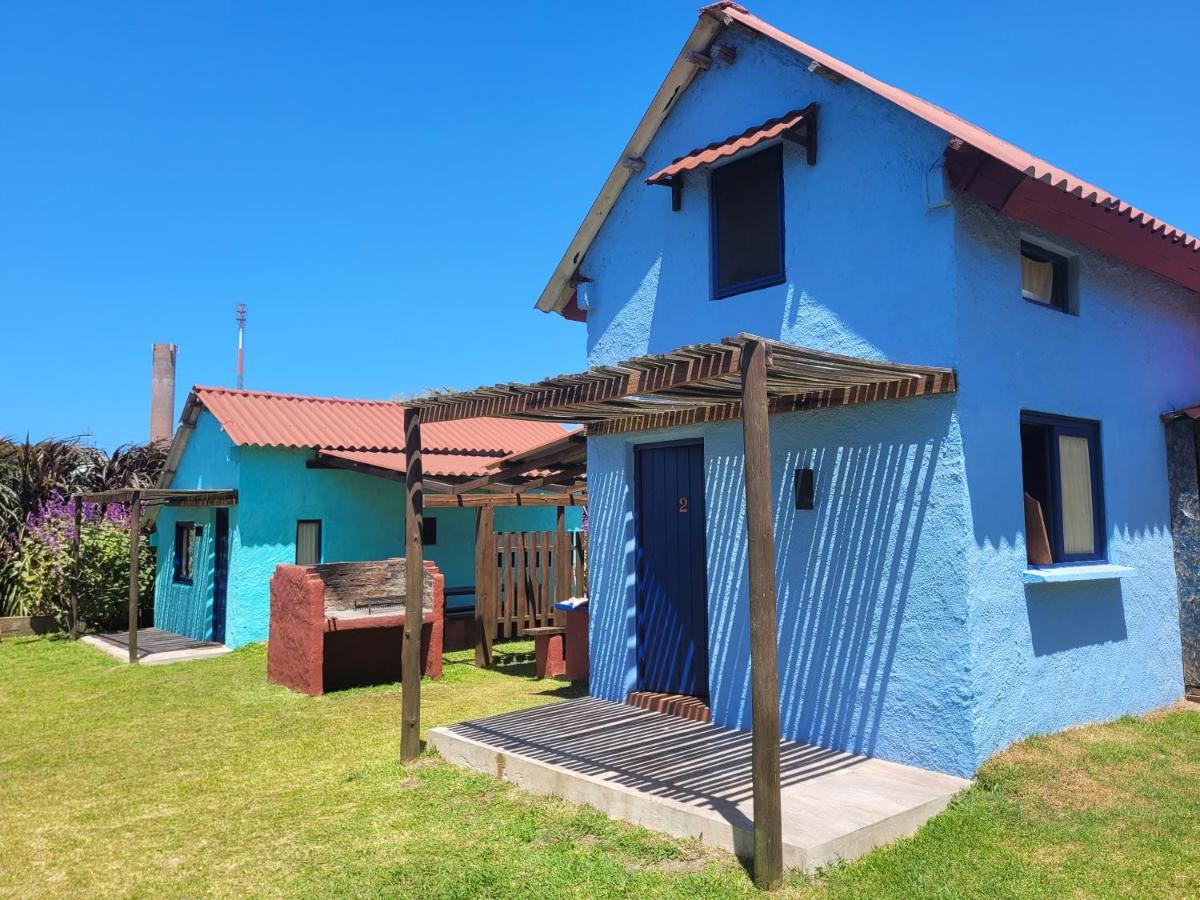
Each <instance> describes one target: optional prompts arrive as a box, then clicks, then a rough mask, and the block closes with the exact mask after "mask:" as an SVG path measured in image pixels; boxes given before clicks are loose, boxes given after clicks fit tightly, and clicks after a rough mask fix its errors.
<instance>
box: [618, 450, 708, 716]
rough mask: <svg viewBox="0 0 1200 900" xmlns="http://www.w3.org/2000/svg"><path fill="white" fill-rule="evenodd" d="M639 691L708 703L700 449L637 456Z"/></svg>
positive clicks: (702, 462) (706, 601) (635, 476)
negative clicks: (690, 698) (702, 699)
mask: <svg viewBox="0 0 1200 900" xmlns="http://www.w3.org/2000/svg"><path fill="white" fill-rule="evenodd" d="M634 483H635V485H636V492H635V501H634V502H635V527H636V532H637V553H636V559H637V660H638V684H639V688H640V689H641V690H644V691H662V692H664V693H670V694H689V695H691V696H695V697H707V696H708V566H707V562H706V547H705V517H704V445H703V444H701V443H699V442H696V441H686V442H679V441H673V442H670V443H663V444H645V445H642V446H640V447H637V448H636V449H635V451H634Z"/></svg>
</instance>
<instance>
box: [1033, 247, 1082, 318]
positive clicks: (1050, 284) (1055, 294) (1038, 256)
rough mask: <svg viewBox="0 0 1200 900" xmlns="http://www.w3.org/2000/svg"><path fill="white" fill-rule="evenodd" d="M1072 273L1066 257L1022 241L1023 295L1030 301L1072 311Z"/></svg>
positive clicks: (1064, 310)
mask: <svg viewBox="0 0 1200 900" xmlns="http://www.w3.org/2000/svg"><path fill="white" fill-rule="evenodd" d="M1070 272H1071V269H1070V263H1069V262H1068V260H1067V258H1066V257H1065V256H1062V255H1061V254H1058V253H1054V252H1052V251H1050V250H1047V249H1045V248H1044V247H1039V246H1037V245H1036V244H1031V243H1030V242H1029V241H1021V296H1022V297H1024V298H1025V299H1026V300H1028V301H1029V302H1031V303H1037V304H1039V305H1041V306H1048V307H1050V308H1051V309H1057V310H1059V311H1060V312H1072V311H1073V310H1072V307H1071V293H1070V288H1071V285H1070Z"/></svg>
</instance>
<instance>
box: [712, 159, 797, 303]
mask: <svg viewBox="0 0 1200 900" xmlns="http://www.w3.org/2000/svg"><path fill="white" fill-rule="evenodd" d="M709 194H710V203H711V208H710V228H711V232H712V267H713V296H714V297H715V298H717V299H720V298H722V297H730V296H732V295H734V294H740V293H743V292H744V291H752V290H755V289H756V288H761V287H767V286H769V285H772V284H779V283H781V282H782V281H783V280H784V266H783V150H782V148H781V147H780V146H779V145H776V146H774V147H771V148H769V149H767V150H763V151H762V152H761V153H755V154H754V155H753V156H747V157H746V158H744V159H739V160H737V161H735V162H731V163H727V164H726V165H723V166H720V167H719V168H716V169H714V170H713V172H712V175H711V177H710V181H709Z"/></svg>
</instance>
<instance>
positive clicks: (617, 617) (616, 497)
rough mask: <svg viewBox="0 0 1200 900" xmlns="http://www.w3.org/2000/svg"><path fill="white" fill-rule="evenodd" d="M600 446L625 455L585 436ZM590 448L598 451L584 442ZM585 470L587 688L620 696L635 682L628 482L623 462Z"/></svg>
mask: <svg viewBox="0 0 1200 900" xmlns="http://www.w3.org/2000/svg"><path fill="white" fill-rule="evenodd" d="M589 443H590V444H592V445H594V446H595V447H596V449H597V450H598V451H600V452H605V451H607V452H610V453H612V452H615V453H616V454H618V455H619V456H620V459H621V460H623V458H624V452H625V451H624V448H623V447H621V446H619V445H617V446H613V445H611V444H607V445H606V444H602V443H601V442H599V441H592V442H589ZM588 452H589V454H591V455H593V456H596V455H598V454H597V453H596V452H594V451H593V449H592V447H591V446H589V450H588ZM613 462H617V463H618V464H617V465H616V466H615V467H613V468H609V469H607V470H606V471H597V470H598V469H599V467H598V466H593V467H592V469H589V472H588V494H589V501H590V502H589V504H588V530H589V532H590V534H589V541H588V583H589V598H590V600H589V604H588V615H589V618H590V625H589V629H588V632H589V637H590V644H589V648H588V652H589V655H590V662H589V666H590V690H591V693H593V694H594V695H596V696H599V697H604V698H606V699H609V700H623V699H624V698H625V694H626V693H628V692H629V691H631V690H633V689H634V688H635V686H636V678H637V671H636V652H637V637H636V635H637V631H636V617H637V604H636V602H635V599H634V588H635V575H634V572H635V566H634V555H635V553H636V538H635V532H634V524H633V510H632V506H631V500H630V497H631V494H630V484H629V483H628V481H627V480H626V478H625V469H624V465H623V464H621V463H620V462H618V461H617V460H613Z"/></svg>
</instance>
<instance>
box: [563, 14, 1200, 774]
mask: <svg viewBox="0 0 1200 900" xmlns="http://www.w3.org/2000/svg"><path fill="white" fill-rule="evenodd" d="M735 41H736V42H737V45H738V60H737V63H736V64H735V65H734V66H733V67H724V66H722V65H719V64H717V65H714V67H713V69H712V70H710V71H708V72H706V73H701V75H700V76H699V77H698V79H697V81H696V82H695V84H694V86H693V87H692V88H690V89H689V91H688V92H687V93H686V94H685V95H684V96H683V98H682V99H681V100H680V102H679V104H678V106H677V108H676V109H675V110H674V111H673V112H672V114H671V116H670V117H669V118H668V119H667V121H666V123H665V124H664V126H663V128H662V129H661V130H660V132H659V134H658V136H657V137H656V138H655V140H654V141H653V143H652V145H651V147H650V148H649V149H648V151H647V153H646V154H645V156H646V171H647V172H652V171H654V170H656V169H658V168H660V167H661V166H663V165H665V164H666V163H668V162H670V161H671V160H672V159H673V158H674V157H676V156H678V155H679V154H681V153H683V152H686V151H687V150H689V149H691V148H693V147H696V146H703V145H705V144H707V143H709V142H711V141H713V140H715V139H719V138H722V137H724V136H726V135H728V134H733V133H737V132H740V131H741V130H743V129H744V128H746V127H747V126H749V125H752V124H756V123H758V122H761V121H763V120H765V119H767V118H769V117H771V116H775V115H779V114H780V113H781V112H783V111H786V110H788V109H791V108H795V107H801V106H804V105H806V104H807V103H809V102H811V101H814V100H815V101H817V102H819V103H820V104H821V146H820V153H819V162H818V164H817V165H816V166H815V167H812V168H809V167H808V166H806V165H805V163H804V160H803V156H802V153H801V152H800V151H798V150H795V149H794V148H791V147H788V146H785V148H784V154H785V156H784V190H785V200H784V207H785V233H786V246H785V262H786V271H787V280H786V282H785V283H784V284H782V285H779V286H776V287H771V288H766V289H762V290H759V291H755V292H752V293H747V294H743V295H739V296H735V297H732V298H729V299H725V300H720V301H713V300H711V299H709V298H710V296H711V289H710V283H709V242H708V198H707V193H706V179H705V177H704V176H703V175H702V174H699V173H697V174H693V175H691V176H690V177H689V179H688V181H687V183H686V187H685V189H684V192H683V210H682V211H681V212H678V213H672V212H671V210H670V198H669V194H668V192H667V191H666V190H664V189H662V188H660V187H650V186H646V185H644V184H643V183H642V182H641V181H640V179H634V180H632V181H631V182H630V184H629V186H628V187H627V188H626V189H625V191H624V193H623V194H622V196H621V198H620V199H619V201H618V202H617V204H616V206H615V207H614V210H613V212H612V214H611V215H610V217H609V219H608V221H607V222H606V224H605V225H604V226H603V228H602V229H601V232H600V234H599V235H598V237H597V239H596V241H595V242H594V244H593V246H592V248H591V249H590V251H589V253H588V256H587V258H586V259H585V260H584V262H583V264H582V266H581V271H582V273H583V274H585V275H587V276H588V277H590V278H592V279H593V280H594V284H593V286H592V287H593V291H592V295H593V301H594V305H593V307H592V309H591V310H590V311H589V313H588V324H587V328H588V353H589V362H590V363H591V364H593V365H598V364H605V363H612V362H615V361H618V360H620V359H623V358H626V357H629V356H634V355H637V354H640V353H646V352H658V351H665V350H669V349H673V348H675V347H678V346H680V345H683V344H686V343H691V342H697V341H711V340H718V339H720V338H722V337H725V336H728V335H732V334H736V333H738V332H742V331H749V332H753V333H758V334H762V335H765V336H768V337H774V338H779V339H783V340H787V341H790V342H793V343H796V344H799V345H802V346H807V347H812V348H816V349H822V350H829V351H833V352H839V353H846V354H852V355H856V356H862V357H867V358H882V359H889V360H895V361H901V362H911V363H926V364H932V365H941V366H952V367H955V368H956V369H958V371H959V375H960V393H959V394H958V395H957V396H955V397H949V398H940V399H925V400H914V401H905V402H903V403H894V404H883V405H879V406H873V407H864V408H859V409H845V410H831V411H823V412H815V413H807V414H799V415H792V416H781V417H777V418H776V419H774V420H773V421H772V425H771V434H772V440H773V443H774V447H773V450H774V474H775V484H776V528H777V541H778V545H779V546H778V552H779V563H778V567H779V590H780V594H779V603H780V609H779V612H780V633H781V638H780V667H781V688H782V698H781V703H782V709H781V711H782V719H783V725H784V730H785V734H787V735H789V736H791V737H793V738H798V739H804V740H811V741H816V742H818V743H822V744H826V745H830V746H834V747H839V748H845V749H851V750H857V751H863V752H869V753H874V754H877V755H879V756H883V757H886V758H890V759H895V760H898V761H901V762H907V763H912V764H916V765H921V766H927V767H931V768H936V769H942V770H944V771H949V772H955V773H959V774H970V773H972V772H973V771H974V770H975V769H976V768H977V766H978V765H979V764H980V763H981V762H982V761H983V760H984V759H986V758H987V756H989V755H990V754H991V753H993V752H995V751H996V750H999V749H1001V748H1003V747H1004V746H1007V745H1008V744H1009V743H1011V742H1012V741H1014V740H1016V739H1019V738H1020V737H1023V736H1025V735H1027V734H1030V733H1033V732H1038V731H1050V730H1055V729H1059V728H1062V727H1065V726H1068V725H1070V724H1074V723H1078V722H1084V721H1091V720H1097V719H1104V718H1111V717H1114V716H1117V715H1120V714H1122V713H1125V712H1139V711H1143V710H1146V709H1149V708H1152V707H1154V706H1158V705H1161V704H1164V703H1167V702H1169V701H1170V700H1172V699H1173V698H1175V697H1177V696H1178V695H1179V693H1180V685H1181V681H1180V678H1181V670H1180V662H1179V656H1180V652H1179V632H1178V628H1179V626H1178V615H1177V610H1176V599H1175V578H1174V571H1173V561H1172V558H1171V539H1170V532H1169V504H1168V497H1167V477H1166V456H1165V449H1164V439H1163V431H1162V426H1161V423H1160V422H1159V420H1158V414H1159V413H1160V412H1162V411H1164V410H1166V409H1169V408H1173V407H1177V406H1180V405H1184V404H1188V403H1194V402H1195V400H1196V397H1195V390H1196V388H1195V385H1196V384H1197V383H1200V379H1198V376H1200V353H1198V352H1197V351H1198V350H1200V318H1198V316H1197V309H1200V307H1198V305H1197V304H1200V298H1198V297H1196V295H1194V294H1192V293H1190V292H1188V291H1186V290H1184V289H1182V288H1179V287H1177V286H1174V285H1172V284H1170V283H1168V282H1166V281H1164V280H1162V279H1159V278H1157V277H1156V276H1153V275H1150V274H1148V273H1144V272H1140V271H1138V270H1134V269H1132V268H1130V267H1127V266H1123V265H1119V264H1117V263H1115V262H1114V261H1111V260H1108V259H1106V258H1104V257H1103V256H1101V255H1100V254H1096V253H1093V252H1091V251H1087V250H1085V249H1084V248H1080V247H1075V246H1072V245H1070V244H1066V243H1064V242H1062V241H1057V242H1055V243H1057V244H1058V245H1059V246H1060V248H1061V249H1062V250H1064V251H1065V252H1068V253H1074V254H1078V259H1077V268H1078V283H1077V289H1078V291H1079V294H1080V307H1081V309H1080V315H1079V316H1078V317H1071V316H1065V315H1062V314H1058V313H1055V312H1052V311H1049V310H1044V309H1040V308H1038V307H1034V306H1032V305H1031V304H1028V303H1025V302H1024V301H1022V300H1021V298H1020V292H1019V268H1018V267H1019V262H1018V245H1019V238H1020V233H1021V232H1020V228H1019V227H1018V225H1017V224H1016V223H1014V222H1012V221H1010V220H1005V219H1003V218H1002V217H1000V216H998V215H997V214H995V213H993V212H991V211H990V210H987V209H984V208H981V207H979V206H978V205H977V204H974V203H973V202H972V201H969V200H967V199H966V198H963V197H960V196H957V195H952V197H953V202H952V203H951V204H950V205H949V206H942V207H940V208H935V209H930V208H929V202H928V195H927V175H928V173H929V172H930V170H931V169H932V168H934V167H935V165H936V164H937V163H938V161H939V160H940V159H941V155H942V151H943V150H944V148H945V144H946V139H947V135H945V134H944V133H941V132H939V131H938V130H936V129H934V128H932V127H931V126H929V125H927V124H926V123H923V122H920V121H919V120H917V119H915V118H913V117H911V116H909V115H908V114H906V113H904V112H902V111H900V110H899V109H897V108H895V107H893V106H891V105H890V104H888V103H887V102H886V101H884V100H882V99H880V98H878V97H876V96H874V95H872V94H870V93H868V92H867V91H865V90H863V89H862V88H859V87H857V86H855V85H853V84H850V83H848V82H847V83H844V84H842V85H833V84H832V83H830V82H828V81H825V80H824V79H821V78H819V77H816V76H813V75H811V74H809V73H808V72H807V71H806V69H805V61H804V60H802V59H800V58H799V57H796V56H794V55H792V54H790V53H789V52H788V51H785V50H782V49H780V48H779V47H777V46H776V45H774V44H772V43H770V42H769V41H765V40H761V39H752V38H747V37H745V36H739V37H737V38H735ZM1035 236H1036V235H1035ZM1042 237H1043V238H1044V237H1045V236H1042ZM1022 408H1028V409H1037V410H1041V411H1045V412H1051V413H1061V414H1064V415H1073V416H1081V417H1086V418H1094V419H1099V420H1101V421H1102V423H1103V433H1102V443H1103V458H1104V472H1105V493H1106V499H1107V514H1108V523H1107V531H1108V535H1109V547H1110V558H1111V560H1112V561H1113V562H1115V563H1126V564H1129V565H1133V566H1134V567H1135V568H1136V569H1137V575H1136V577H1134V578H1131V579H1127V580H1125V581H1109V582H1104V583H1100V582H1094V583H1088V584H1082V585H1079V584H1076V585H1053V586H1051V585H1042V586H1030V587H1026V586H1025V585H1024V584H1023V582H1022V579H1021V573H1022V572H1023V570H1024V569H1025V568H1026V563H1025V547H1024V537H1023V534H1022V532H1023V528H1024V522H1023V504H1022V499H1021V496H1022V490H1021V463H1020V446H1019V413H1020V410H1021V409H1022ZM693 436H694V437H701V438H702V439H703V440H704V444H705V461H706V462H705V465H706V478H707V484H706V493H707V495H708V496H707V506H708V514H709V528H708V570H709V600H708V603H709V614H710V654H711V661H710V662H711V665H710V672H711V683H710V693H711V701H712V705H713V713H714V717H715V718H716V720H717V721H718V722H721V723H723V724H728V725H735V726H744V725H748V712H747V706H746V702H747V701H746V698H747V684H748V682H747V678H748V673H747V671H746V620H745V603H746V599H745V592H746V583H745V572H744V542H745V535H744V530H743V525H742V520H741V516H742V503H743V500H742V482H741V456H740V430H739V427H738V425H737V424H722V425H715V426H708V427H703V428H696V429H681V430H673V431H665V432H656V433H653V434H647V435H635V436H616V437H609V438H602V439H591V440H589V445H588V448H589V484H590V494H591V504H592V505H591V509H590V512H591V528H592V532H593V534H592V540H591V545H590V546H591V573H590V577H591V589H592V590H591V593H592V618H593V628H592V647H591V649H592V666H593V669H592V690H593V692H594V693H597V694H599V695H600V696H605V697H610V698H613V699H619V698H621V697H623V696H624V694H625V693H626V692H627V691H629V690H631V689H633V688H634V687H635V686H636V678H637V673H636V667H635V656H634V651H635V648H634V634H635V630H634V629H635V608H634V568H633V556H634V553H635V550H636V548H635V541H634V531H633V520H632V491H633V484H632V473H633V467H632V453H633V451H632V446H633V444H634V443H635V442H637V441H642V440H646V441H657V440H668V439H672V438H680V437H693ZM801 461H804V463H805V464H806V465H807V464H810V463H811V464H813V465H814V467H815V468H816V470H817V485H818V497H819V500H818V508H817V509H816V510H815V511H813V512H799V511H796V510H794V509H791V508H790V505H791V504H790V502H789V501H790V492H791V473H792V471H793V470H794V469H795V468H797V467H798V466H799V465H801Z"/></svg>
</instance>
